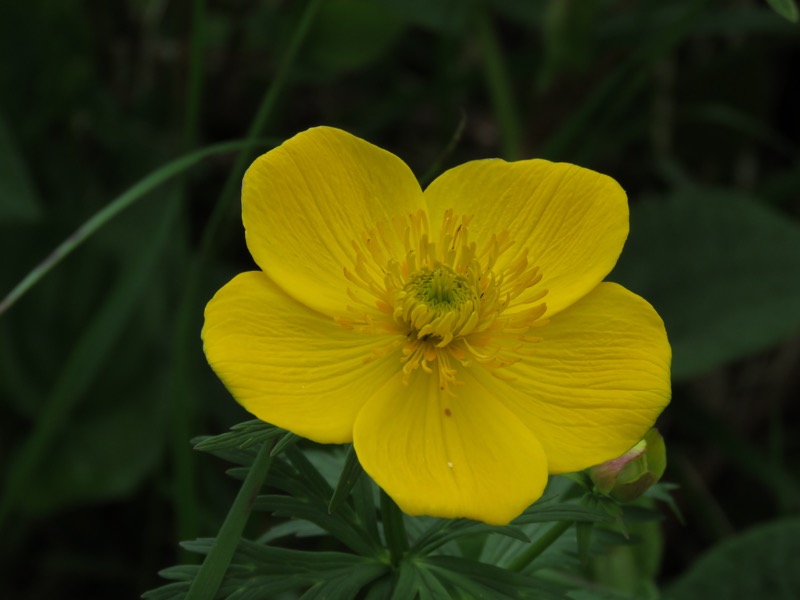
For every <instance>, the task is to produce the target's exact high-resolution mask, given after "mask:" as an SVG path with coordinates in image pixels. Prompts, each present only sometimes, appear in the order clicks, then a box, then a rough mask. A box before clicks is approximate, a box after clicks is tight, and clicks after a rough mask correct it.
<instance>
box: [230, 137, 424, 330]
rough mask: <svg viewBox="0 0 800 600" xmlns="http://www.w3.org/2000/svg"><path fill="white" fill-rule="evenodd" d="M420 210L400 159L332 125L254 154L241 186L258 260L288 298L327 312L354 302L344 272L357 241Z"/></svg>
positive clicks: (415, 189) (410, 177)
mask: <svg viewBox="0 0 800 600" xmlns="http://www.w3.org/2000/svg"><path fill="white" fill-rule="evenodd" d="M423 207H424V204H423V200H422V191H421V190H420V187H419V183H417V180H416V178H415V177H414V175H413V173H412V172H411V170H410V169H409V168H408V167H407V166H406V164H405V163H404V162H403V161H401V160H400V159H399V158H397V157H396V156H394V155H393V154H391V153H389V152H387V151H385V150H381V149H380V148H378V147H377V146H373V145H372V144H370V143H368V142H365V141H364V140H361V139H359V138H357V137H354V136H352V135H350V134H349V133H345V132H344V131H341V130H339V129H332V128H329V127H316V128H314V129H309V130H308V131H305V132H303V133H299V134H298V135H296V136H294V137H293V138H291V139H290V140H287V141H286V142H284V143H283V144H281V145H280V146H279V147H277V148H275V149H274V150H271V151H270V152H267V153H266V154H264V155H263V156H261V157H259V158H258V159H256V161H255V162H254V163H253V164H252V165H251V166H250V168H249V169H248V170H247V173H246V174H245V176H244V182H243V186H242V220H243V221H244V227H245V231H246V237H247V247H248V248H249V249H250V253H251V254H252V255H253V258H254V259H255V261H256V263H257V264H258V266H259V267H260V268H261V269H262V270H263V271H264V272H265V273H267V274H268V275H269V276H270V277H271V278H272V279H273V281H275V282H276V283H277V284H278V285H279V286H280V287H281V288H283V289H284V290H286V292H287V293H288V294H289V295H290V296H292V297H294V298H295V299H297V300H299V301H300V302H302V303H304V304H306V305H307V306H310V307H311V308H314V309H315V310H318V311H320V312H322V313H325V314H328V315H336V314H341V312H342V311H343V310H344V307H345V306H347V305H348V304H350V303H352V301H351V300H350V298H349V297H348V295H347V287H348V285H349V283H348V281H347V280H346V279H345V277H344V276H343V268H344V267H348V268H349V267H351V266H352V264H353V254H354V253H353V247H352V241H353V240H360V239H362V238H363V237H364V236H365V235H366V234H367V232H368V231H369V230H372V229H374V228H375V226H376V223H378V222H389V221H390V219H391V218H392V217H397V216H405V215H407V214H408V213H411V212H415V211H418V210H420V209H421V208H423ZM402 255H403V252H402V250H398V252H397V253H396V256H402Z"/></svg>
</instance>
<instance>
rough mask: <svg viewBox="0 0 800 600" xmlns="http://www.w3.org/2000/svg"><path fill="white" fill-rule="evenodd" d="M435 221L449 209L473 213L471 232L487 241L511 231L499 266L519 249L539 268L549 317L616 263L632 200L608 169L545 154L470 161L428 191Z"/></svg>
mask: <svg viewBox="0 0 800 600" xmlns="http://www.w3.org/2000/svg"><path fill="white" fill-rule="evenodd" d="M425 199H426V201H427V204H428V208H429V211H430V217H431V225H432V226H434V227H436V226H438V224H439V223H440V222H441V220H442V215H443V214H444V211H445V210H446V209H448V208H452V209H453V210H454V212H455V213H456V214H463V215H474V219H473V220H472V221H471V223H470V225H469V229H470V237H471V239H473V240H477V241H479V242H480V241H481V240H484V241H488V240H489V239H491V236H492V234H498V235H499V234H501V233H502V232H503V231H508V233H509V234H510V235H511V239H512V240H513V241H514V246H513V247H512V248H511V249H510V250H509V251H507V252H506V253H505V254H504V255H502V256H501V257H500V259H499V260H498V262H497V269H495V270H496V271H497V270H498V269H499V270H502V269H503V268H504V267H506V266H508V265H510V264H511V262H512V261H513V259H514V258H515V257H517V256H519V255H520V253H521V252H523V251H525V250H526V249H527V250H528V259H529V260H530V261H531V263H532V264H533V265H536V266H538V267H539V269H540V273H541V274H542V280H541V282H540V283H539V284H538V286H537V287H538V288H539V289H543V290H545V289H546V290H549V293H548V294H547V296H546V298H545V302H546V303H547V309H548V310H547V314H548V315H549V316H552V315H554V314H556V313H557V312H559V311H561V310H562V309H564V308H566V307H567V306H569V305H570V304H572V303H573V302H575V301H576V300H578V299H579V298H581V297H583V296H584V295H585V294H587V293H588V292H589V291H590V290H592V289H593V288H594V287H595V286H596V285H597V284H598V283H599V282H600V281H602V280H603V278H604V277H605V276H606V275H608V273H609V272H610V271H611V269H612V268H613V267H614V265H615V264H616V262H617V259H618V258H619V254H620V252H621V251H622V245H623V244H624V242H625V239H626V237H627V236H628V201H627V196H626V195H625V192H624V191H623V190H622V188H621V187H620V186H619V184H618V183H617V182H616V181H614V180H613V179H611V178H610V177H608V176H606V175H601V174H600V173H596V172H594V171H590V170H589V169H584V168H581V167H577V166H575V165H570V164H566V163H552V162H549V161H546V160H524V161H518V162H506V161H504V160H499V159H491V160H478V161H473V162H468V163H465V164H463V165H461V166H459V167H456V168H454V169H451V170H449V171H447V172H445V173H443V174H442V175H441V176H440V177H438V178H437V179H436V180H435V181H434V182H433V183H431V185H430V186H429V187H428V189H426V190H425Z"/></svg>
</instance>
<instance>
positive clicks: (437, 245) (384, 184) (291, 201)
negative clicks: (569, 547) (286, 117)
mask: <svg viewBox="0 0 800 600" xmlns="http://www.w3.org/2000/svg"><path fill="white" fill-rule="evenodd" d="M242 216H243V220H244V227H245V232H246V239H247V246H248V248H249V250H250V253H251V254H252V255H253V258H254V259H255V262H256V264H257V265H258V266H259V268H260V269H261V270H260V271H253V272H248V273H242V274H240V275H238V276H236V277H235V278H234V279H233V280H232V281H230V282H229V283H228V284H226V285H225V286H224V287H223V288H222V289H221V290H219V292H217V294H216V295H215V296H214V298H213V299H212V300H211V301H210V302H209V304H208V306H207V307H206V312H205V325H204V328H203V341H204V348H205V352H206V356H207V358H208V361H209V363H210V364H211V366H212V368H213V369H214V371H215V372H216V373H217V375H218V376H219V377H220V378H221V379H222V381H223V382H224V384H225V385H226V387H227V388H228V390H230V392H231V393H232V394H233V396H234V397H235V398H236V400H238V401H239V402H240V403H241V404H242V405H243V406H244V407H245V408H246V409H247V410H248V411H250V412H251V413H253V414H254V415H255V416H257V417H258V418H260V419H263V420H264V421H268V422H270V423H273V424H275V425H278V426H280V427H283V428H285V429H288V430H289V431H292V432H294V433H296V434H298V435H300V436H303V437H306V438H309V439H311V440H315V441H317V442H322V443H345V442H353V444H354V446H355V450H356V453H357V455H358V458H359V460H360V462H361V464H362V465H363V467H364V469H365V470H366V471H367V473H369V475H370V476H372V478H373V479H374V480H375V481H376V482H377V483H378V485H380V486H381V487H382V488H383V489H384V490H385V491H386V492H387V493H388V494H389V495H390V496H391V497H392V498H393V499H394V500H395V501H396V502H397V504H398V505H399V506H400V507H401V508H402V509H403V510H404V511H405V512H406V513H408V514H411V515H419V514H426V515H433V516H439V517H469V518H472V519H477V520H481V521H484V522H486V523H491V524H504V523H507V522H509V521H510V520H511V519H513V518H514V517H516V516H517V515H519V514H520V513H521V512H522V511H523V510H524V509H525V508H526V507H527V506H529V505H530V504H531V503H532V502H534V501H535V500H536V499H537V498H539V497H540V496H541V494H542V491H543V489H544V486H545V484H546V481H547V476H548V474H556V473H565V472H572V471H577V470H580V469H584V468H587V467H589V466H591V465H596V464H599V463H602V462H604V461H607V460H610V459H612V458H615V457H618V456H620V455H622V454H623V453H624V452H626V451H627V450H628V449H630V448H631V447H632V446H633V445H634V444H636V443H637V442H638V441H639V440H640V439H642V437H643V436H644V435H645V433H646V432H647V431H648V430H649V429H650V427H651V426H652V425H653V422H654V421H655V419H656V417H657V416H658V415H659V413H660V412H661V411H662V410H663V408H664V407H665V406H666V405H667V403H668V402H669V398H670V378H669V367H670V355H671V353H670V347H669V343H668V341H667V337H666V333H665V331H664V325H663V323H662V321H661V319H660V318H659V316H658V315H657V314H656V312H655V311H654V310H653V308H652V307H651V306H650V305H649V304H648V303H647V302H646V301H645V300H643V299H642V298H640V297H639V296H637V295H635V294H633V293H631V292H629V291H628V290H626V289H624V288H623V287H621V286H619V285H616V284H614V283H604V282H602V280H603V278H604V277H605V276H606V275H607V274H608V273H609V271H610V270H611V269H612V267H613V266H614V264H615V263H616V261H617V258H618V257H619V254H620V251H621V250H622V246H623V243H624V241H625V238H626V237H627V234H628V206H627V199H626V196H625V193H624V192H623V190H622V188H620V186H619V185H618V184H617V183H616V182H615V181H614V180H613V179H611V178H609V177H607V176H605V175H601V174H599V173H595V172H593V171H590V170H587V169H583V168H580V167H576V166H574V165H569V164H563V163H551V162H548V161H544V160H525V161H519V162H511V163H509V162H505V161H502V160H497V159H495V160H478V161H474V162H469V163H466V164H464V165H461V166H459V167H456V168H454V169H451V170H449V171H447V172H446V173H444V174H443V175H441V176H440V177H439V178H438V179H436V180H435V181H434V182H433V183H432V184H430V186H429V187H428V188H427V189H426V190H425V191H424V192H423V191H422V190H421V189H420V186H419V184H418V183H417V181H416V179H415V177H414V175H413V174H412V173H411V171H410V169H409V168H408V167H407V166H406V165H405V163H403V162H402V161H401V160H400V159H399V158H397V157H396V156H394V155H393V154H390V153H389V152H386V151H384V150H381V149H380V148H377V147H376V146H373V145H371V144H369V143H367V142H365V141H363V140H361V139H359V138H356V137H354V136H352V135H350V134H348V133H345V132H343V131H340V130H337V129H331V128H327V127H319V128H315V129H311V130H309V131H306V132H304V133H300V134H298V135H296V136H295V137H293V138H292V139H290V140H288V141H286V142H285V143H284V144H282V145H281V146H280V147H278V148H276V149H274V150H272V151H270V152H268V153H266V154H265V155H263V156H261V157H260V158H258V159H257V160H256V161H255V162H254V163H253V164H252V166H251V167H250V168H249V170H248V171H247V174H246V175H245V177H244V184H243V189H242Z"/></svg>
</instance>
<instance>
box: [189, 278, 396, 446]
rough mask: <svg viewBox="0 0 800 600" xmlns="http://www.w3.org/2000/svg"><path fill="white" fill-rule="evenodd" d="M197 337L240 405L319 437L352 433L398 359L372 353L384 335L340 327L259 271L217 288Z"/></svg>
mask: <svg viewBox="0 0 800 600" xmlns="http://www.w3.org/2000/svg"><path fill="white" fill-rule="evenodd" d="M202 336H203V348H204V350H205V353H206V357H207V358H208V362H209V364H210V365H211V367H212V368H213V369H214V371H215V372H216V374H217V375H218V376H219V378H220V379H221V380H222V382H223V383H224V384H225V386H226V387H227V388H228V390H229V391H230V392H231V394H233V396H234V398H236V400H238V401H239V403H240V404H241V405H242V406H244V408H245V409H247V410H248V411H249V412H251V413H253V414H254V415H255V416H256V417H258V418H259V419H262V420H264V421H267V422H269V423H272V424H274V425H277V426H279V427H283V428H285V429H288V430H289V431H292V432H294V433H296V434H298V435H301V436H303V437H306V438H309V439H312V440H315V441H317V442H323V443H343V442H349V441H351V440H352V439H353V423H354V422H355V419H356V415H357V414H358V411H359V410H360V409H361V407H362V406H363V404H364V402H365V401H366V400H367V399H368V398H369V397H370V396H371V395H372V394H373V393H374V392H375V390H376V389H378V388H379V387H380V386H382V385H384V384H385V383H386V382H387V381H389V379H390V378H391V376H392V375H393V374H395V373H396V372H397V371H398V370H399V364H400V355H399V351H395V352H394V353H389V354H387V355H385V356H384V357H383V358H378V357H377V356H376V355H375V354H373V353H374V352H379V351H380V350H381V349H383V348H385V347H386V346H387V344H390V343H391V338H390V337H389V336H387V335H379V336H378V335H366V334H363V333H355V332H353V331H348V330H345V329H343V328H342V327H340V326H339V325H338V324H336V323H335V322H334V321H333V320H332V319H331V318H329V317H326V316H323V315H321V314H319V313H316V312H314V311H312V310H310V309H309V308H308V307H306V306H304V305H303V304H300V303H299V302H297V301H296V300H294V299H292V298H290V297H289V296H287V295H286V294H285V293H283V292H282V291H281V290H280V289H279V288H278V287H277V285H276V284H275V283H273V282H272V281H270V279H269V278H268V277H267V276H266V275H264V274H263V273H261V272H259V271H255V272H249V273H242V274H241V275H238V276H236V277H235V278H234V279H233V280H232V281H230V282H229V283H228V284H226V285H225V286H224V287H223V288H222V289H220V290H219V291H218V292H217V294H216V295H215V296H214V298H212V299H211V301H210V302H209V303H208V305H207V306H206V311H205V325H204V326H203V334H202ZM369 359H372V360H369ZM367 360H369V362H365V361H367Z"/></svg>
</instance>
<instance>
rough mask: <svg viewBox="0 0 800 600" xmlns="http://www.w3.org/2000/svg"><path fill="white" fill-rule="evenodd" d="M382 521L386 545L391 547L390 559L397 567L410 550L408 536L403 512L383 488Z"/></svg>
mask: <svg viewBox="0 0 800 600" xmlns="http://www.w3.org/2000/svg"><path fill="white" fill-rule="evenodd" d="M381 521H382V522H383V536H384V537H385V538H386V547H387V548H388V549H389V560H390V561H391V563H392V565H393V566H395V567H396V566H397V565H399V564H400V560H401V559H402V558H403V555H405V553H406V552H408V536H407V535H406V526H405V524H404V523H403V512H402V511H401V510H400V508H399V507H398V506H397V504H395V501H394V500H392V499H391V498H390V497H389V495H388V494H387V493H386V492H384V491H383V490H381Z"/></svg>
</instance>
